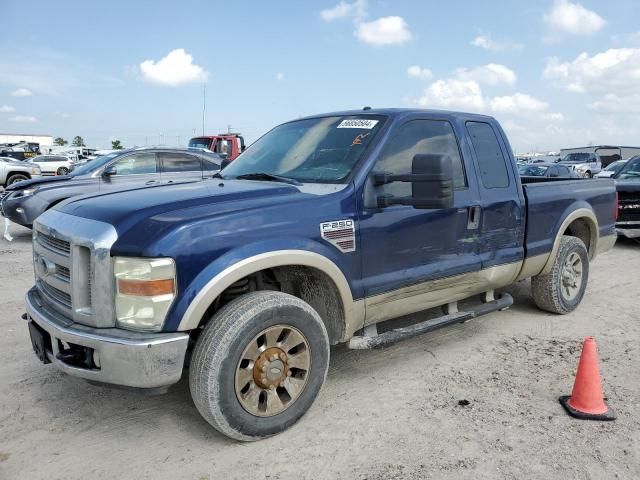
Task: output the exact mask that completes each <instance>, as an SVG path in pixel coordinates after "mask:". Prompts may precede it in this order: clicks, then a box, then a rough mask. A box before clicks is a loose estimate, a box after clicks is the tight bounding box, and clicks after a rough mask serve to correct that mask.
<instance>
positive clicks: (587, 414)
mask: <svg viewBox="0 0 640 480" xmlns="http://www.w3.org/2000/svg"><path fill="white" fill-rule="evenodd" d="M560 403H561V404H562V406H563V407H564V408H565V410H566V411H567V413H568V414H569V415H571V416H572V417H576V418H581V419H584V420H615V418H616V416H615V414H614V413H613V410H611V409H610V408H609V407H608V406H607V404H606V403H604V399H603V395H602V385H601V383H600V370H599V369H598V352H597V350H596V341H595V340H594V339H593V337H587V338H585V339H584V344H583V345H582V355H580V363H578V372H577V373H576V381H575V383H574V384H573V391H572V392H571V396H567V395H565V396H562V397H560Z"/></svg>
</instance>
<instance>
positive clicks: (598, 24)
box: [544, 0, 606, 35]
mask: <svg viewBox="0 0 640 480" xmlns="http://www.w3.org/2000/svg"><path fill="white" fill-rule="evenodd" d="M544 22H545V23H546V25H547V27H548V28H549V29H550V31H551V32H553V33H568V34H571V35H591V34H593V33H595V32H597V31H599V30H601V29H602V28H603V27H604V25H605V23H606V21H605V20H604V19H603V18H602V17H601V16H600V15H598V14H597V13H596V12H594V11H592V10H588V9H586V8H585V7H583V6H582V5H581V4H579V3H572V2H570V1H569V0H555V1H554V3H553V6H552V7H551V10H550V11H549V13H547V14H545V16H544Z"/></svg>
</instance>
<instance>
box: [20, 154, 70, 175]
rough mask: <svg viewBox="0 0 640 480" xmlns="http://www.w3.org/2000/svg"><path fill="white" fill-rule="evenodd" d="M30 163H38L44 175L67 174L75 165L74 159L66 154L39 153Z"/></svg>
mask: <svg viewBox="0 0 640 480" xmlns="http://www.w3.org/2000/svg"><path fill="white" fill-rule="evenodd" d="M29 163H31V164H35V165H38V166H39V167H40V170H42V175H67V174H68V173H69V172H70V171H71V170H73V167H74V166H75V163H74V161H73V160H70V159H69V158H68V157H66V156H64V155H39V156H37V157H34V158H32V159H30V160H29Z"/></svg>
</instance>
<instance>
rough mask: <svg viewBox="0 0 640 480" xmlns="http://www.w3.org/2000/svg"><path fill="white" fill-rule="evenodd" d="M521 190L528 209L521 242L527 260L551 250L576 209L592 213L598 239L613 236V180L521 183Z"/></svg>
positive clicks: (553, 180) (614, 194)
mask: <svg viewBox="0 0 640 480" xmlns="http://www.w3.org/2000/svg"><path fill="white" fill-rule="evenodd" d="M547 180H548V179H547ZM522 190H523V192H524V196H525V200H526V208H527V222H526V226H525V242H524V245H525V252H526V256H527V257H532V256H535V255H541V254H544V253H547V252H549V251H551V249H552V248H553V242H554V239H555V236H556V234H557V232H558V230H559V229H560V226H561V224H562V222H563V221H564V220H565V218H566V217H567V216H568V215H569V214H570V213H571V212H573V211H575V210H576V209H579V208H585V209H589V210H592V211H593V213H594V214H595V216H596V218H597V220H598V226H599V229H600V232H599V234H600V236H606V235H613V234H614V233H615V218H614V213H615V208H611V206H612V205H615V196H616V189H615V185H614V182H613V181H612V180H609V179H598V180H582V179H572V180H562V181H557V180H555V179H552V180H550V181H544V182H537V181H536V182H534V183H527V182H526V181H523V185H522ZM616 208H617V207H616Z"/></svg>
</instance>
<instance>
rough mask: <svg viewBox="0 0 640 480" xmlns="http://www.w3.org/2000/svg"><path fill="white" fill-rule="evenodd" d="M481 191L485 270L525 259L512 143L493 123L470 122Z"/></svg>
mask: <svg viewBox="0 0 640 480" xmlns="http://www.w3.org/2000/svg"><path fill="white" fill-rule="evenodd" d="M466 128H467V132H468V134H469V137H470V138H471V145H472V150H473V155H474V157H475V165H476V169H477V170H478V178H479V180H480V181H479V182H478V184H479V189H480V202H481V204H480V207H481V215H480V242H479V243H478V254H479V255H480V259H481V261H482V268H483V269H486V268H490V267H494V266H498V265H504V264H510V263H514V262H520V261H522V260H523V259H524V213H525V212H524V211H523V199H522V195H521V191H520V188H519V184H518V182H517V179H516V176H515V173H514V168H513V161H512V160H511V157H510V155H509V153H508V152H509V149H508V144H506V143H505V142H504V141H503V138H502V134H501V132H499V131H498V130H497V129H495V128H494V126H493V125H492V124H491V123H489V122H480V121H468V122H466Z"/></svg>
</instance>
